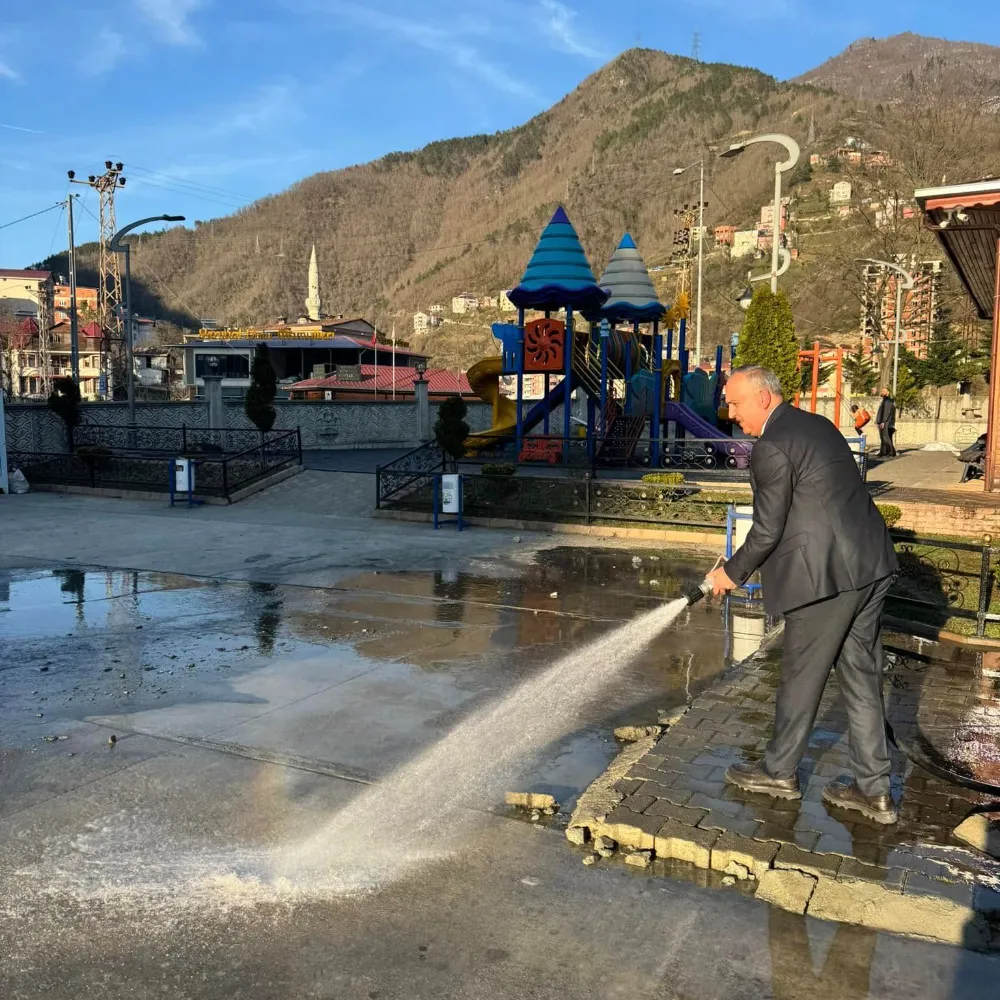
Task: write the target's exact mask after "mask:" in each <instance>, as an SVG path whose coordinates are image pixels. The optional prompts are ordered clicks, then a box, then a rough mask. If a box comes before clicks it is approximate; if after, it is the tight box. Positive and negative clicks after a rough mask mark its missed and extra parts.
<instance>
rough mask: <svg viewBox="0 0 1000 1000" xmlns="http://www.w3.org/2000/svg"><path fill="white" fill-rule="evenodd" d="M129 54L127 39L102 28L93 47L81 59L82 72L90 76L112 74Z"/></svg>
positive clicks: (90, 46) (88, 48)
mask: <svg viewBox="0 0 1000 1000" xmlns="http://www.w3.org/2000/svg"><path fill="white" fill-rule="evenodd" d="M127 54H128V48H127V46H126V45H125V39H124V37H123V36H122V35H120V34H119V33H118V32H117V31H112V30H111V29H110V28H101V30H100V31H99V32H98V33H97V39H96V41H95V42H94V44H93V45H89V46H87V50H86V52H85V53H84V54H83V56H81V58H80V63H79V65H80V70H81V72H83V73H86V74H87V75H88V76H100V75H101V74H102V73H110V72H111V70H113V69H114V68H115V67H116V66H117V65H118V64H119V63H120V62H121V61H122V59H124V58H125V56H126V55H127Z"/></svg>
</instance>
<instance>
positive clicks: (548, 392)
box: [467, 206, 750, 468]
mask: <svg viewBox="0 0 1000 1000" xmlns="http://www.w3.org/2000/svg"><path fill="white" fill-rule="evenodd" d="M508 295H509V298H510V300H511V301H512V302H513V303H514V305H515V306H516V307H517V323H516V324H513V323H495V324H494V325H493V335H494V336H495V337H496V338H497V339H498V340H499V341H500V343H501V345H502V352H501V354H500V355H498V356H494V357H488V358H484V359H483V360H482V361H480V362H478V363H477V364H475V365H473V366H472V367H471V368H470V369H469V372H468V379H469V384H470V386H471V387H472V389H473V391H474V392H475V393H476V394H477V395H479V396H480V397H481V398H482V399H484V400H486V401H487V402H489V403H491V404H492V406H493V422H492V426H491V428H490V429H489V430H488V431H484V432H481V433H479V434H474V435H472V436H470V438H469V439H468V441H467V449H468V452H469V453H470V454H473V455H475V454H480V453H482V452H483V451H485V450H487V449H491V450H499V449H504V450H510V449H513V452H514V455H515V456H516V457H517V459H518V460H520V461H548V462H552V463H555V462H560V461H561V462H564V463H567V464H569V463H570V461H571V452H572V451H573V449H574V445H576V446H581V445H582V446H583V447H585V449H586V459H587V462H588V463H591V464H594V463H597V462H600V463H602V464H615V463H618V464H626V463H629V462H633V461H637V462H640V463H641V464H649V465H654V466H659V465H663V466H670V465H672V464H682V463H683V462H684V461H685V460H686V458H689V457H690V455H689V453H692V452H693V453H696V454H697V458H698V461H697V462H696V464H699V465H701V466H702V467H705V468H715V467H720V466H722V467H730V468H742V467H745V466H746V464H747V460H748V456H749V451H750V447H749V442H744V441H739V440H735V439H732V438H730V437H729V436H728V435H726V434H725V433H723V432H722V431H721V430H720V428H719V426H718V421H719V418H720V402H721V393H722V348H721V347H719V348H717V349H716V357H715V371H714V372H713V373H709V372H706V371H704V370H702V369H700V368H697V367H696V368H695V370H694V371H689V361H690V359H689V354H688V350H687V346H686V327H687V303H686V300H685V301H679V302H678V303H677V304H676V305H675V306H674V307H673V308H671V309H668V308H667V307H666V306H665V305H664V304H663V303H662V302H660V301H659V299H658V298H657V295H656V290H655V289H654V287H653V283H652V281H651V280H650V277H649V272H648V271H647V269H646V265H645V263H644V262H643V260H642V257H641V256H640V254H639V250H638V248H637V247H636V244H635V241H634V240H633V239H632V237H631V236H630V235H629V234H628V233H626V234H625V235H624V236H623V237H622V239H621V241H620V243H619V244H618V246H617V248H616V249H615V251H614V253H613V254H612V255H611V259H610V260H609V262H608V265H607V267H606V268H605V271H604V273H603V275H602V276H601V279H600V281H596V280H595V278H594V273H593V271H592V269H591V266H590V263H589V262H588V260H587V257H586V254H585V253H584V250H583V247H582V245H581V244H580V240H579V238H578V236H577V234H576V230H575V229H574V228H573V225H572V223H571V222H570V221H569V218H568V217H567V215H566V212H565V211H564V209H563V208H562V207H561V206H560V207H559V208H557V209H556V211H555V213H554V215H553V216H552V219H551V221H550V222H549V223H548V225H547V226H546V227H545V229H544V230H543V231H542V234H541V237H540V238H539V240H538V243H537V245H536V247H535V250H534V252H533V254H532V256H531V259H530V260H529V262H528V265H527V267H526V269H525V272H524V275H523V277H522V278H521V282H520V284H518V286H517V287H516V288H514V289H512V290H511V291H510V292H509V293H508ZM528 310H534V311H536V312H539V313H541V314H542V315H541V316H539V317H537V318H534V319H531V320H526V315H525V314H526V312H527V311H528ZM563 311H564V314H565V319H564V320H563V319H561V318H558V317H557V316H556V315H553V314H556V313H561V312H563ZM578 317H582V318H583V319H584V320H586V321H587V323H586V326H584V325H583V324H579V325H580V327H581V328H580V329H578V328H577V326H578ZM661 325H662V326H664V327H665V330H663V331H661ZM675 326H676V327H677V331H676V332H677V337H676V345H677V356H676V358H675V357H674V356H673V355H674V350H673V348H674V332H675V331H674V327H675ZM528 374H541V375H542V376H544V392H543V394H542V398H541V399H540V400H538V401H532V402H531V403H530V405H529V404H528V403H527V402H526V401H525V398H524V376H525V375H528ZM504 376H514V377H515V379H516V392H515V395H514V398H509V397H507V396H505V395H504V394H503V393H502V392H501V389H500V379H501V378H502V377H504ZM576 390H580V392H581V393H582V398H581V399H580V403H581V404H582V403H583V402H584V401H585V405H586V417H585V419H584V418H583V417H581V416H575V417H574V413H573V395H574V392H575V391H576ZM581 410H582V406H581ZM722 412H723V413H724V410H723V411H722ZM574 424H576V426H578V427H579V428H580V430H581V432H582V437H579V438H573V437H572V435H571V431H572V429H573V426H574ZM640 445H642V447H643V450H642V452H641V453H639V454H638V457H637V452H638V450H639V449H640Z"/></svg>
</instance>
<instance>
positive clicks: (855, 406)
mask: <svg viewBox="0 0 1000 1000" xmlns="http://www.w3.org/2000/svg"><path fill="white" fill-rule="evenodd" d="M857 408H858V404H857V403H851V413H854V411H855V410H857Z"/></svg>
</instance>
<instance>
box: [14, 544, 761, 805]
mask: <svg viewBox="0 0 1000 1000" xmlns="http://www.w3.org/2000/svg"><path fill="white" fill-rule="evenodd" d="M707 568H708V567H707V564H706V561H705V560H704V559H699V558H698V557H690V556H683V555H682V556H677V555H676V554H674V555H671V554H670V553H666V552H664V553H650V552H643V553H641V554H639V555H636V556H635V557H633V554H632V553H629V552H619V551H615V550H601V549H588V548H557V549H551V550H547V551H544V552H541V553H539V554H538V556H537V559H536V561H535V562H534V563H530V564H525V563H524V562H517V561H511V562H510V563H499V562H498V563H490V562H485V561H480V562H478V563H477V564H476V570H475V572H462V571H459V570H457V569H448V568H443V569H439V570H436V571H433V572H392V573H387V572H379V573H376V572H371V573H362V574H358V575H357V576H355V577H352V578H350V579H347V580H345V581H343V582H342V583H341V584H340V585H339V586H338V587H337V588H336V589H333V590H330V589H319V588H309V587H299V586H286V585H281V584H274V583H235V582H222V581H205V580H193V579H189V578H186V577H183V576H177V575H172V574H162V573H145V572H122V571H105V570H91V569H82V568H79V569H78V568H73V569H60V570H54V571H40V570H13V571H0V643H3V645H4V647H5V649H7V650H8V651H9V653H8V655H7V656H6V657H5V664H4V665H3V666H2V667H0V695H2V700H0V704H2V705H3V708H2V709H0V715H2V717H3V722H4V724H3V725H2V726H0V731H2V732H4V733H5V741H9V742H13V743H14V744H15V745H31V746H35V747H38V748H39V749H41V748H42V747H44V746H45V744H44V742H43V741H44V737H46V736H49V737H51V736H53V735H55V734H57V733H58V731H59V730H60V729H61V728H64V727H67V726H70V725H71V724H73V723H74V722H77V721H79V720H91V721H94V720H102V721H103V722H104V723H105V724H107V725H110V726H115V725H117V726H119V727H121V728H122V729H124V730H129V729H132V730H135V731H140V732H147V733H151V734H154V735H155V734H158V733H163V734H166V735H171V736H178V735H180V736H186V737H195V738H197V737H203V736H205V735H206V734H207V733H209V732H211V733H214V734H219V733H224V735H222V736H218V738H219V739H226V740H230V739H232V740H235V741H240V742H241V743H243V744H244V745H246V746H257V745H259V744H263V745H265V746H267V747H269V748H270V749H273V750H277V751H280V752H282V753H286V754H293V755H305V756H309V757H312V758H316V759H321V760H327V759H329V760H332V761H336V762H338V763H341V764H344V765H347V766H351V767H357V768H361V769H362V770H370V771H371V772H372V773H373V774H375V775H376V776H377V775H379V774H383V773H386V772H387V770H389V769H391V768H392V767H393V766H396V765H397V764H398V763H400V762H401V761H402V760H405V759H406V758H407V757H408V756H409V755H411V754H412V753H414V752H416V751H417V750H418V749H420V748H421V747H422V746H424V745H426V744H427V743H428V742H430V741H433V740H434V739H436V738H439V737H440V736H443V735H444V734H446V733H447V732H448V731H449V729H450V728H451V727H452V726H453V725H454V724H455V723H456V722H457V721H458V720H459V719H461V718H462V717H463V716H464V714H466V713H467V711H468V710H469V709H470V707H471V706H473V705H475V704H478V703H479V702H480V701H482V700H485V699H488V698H491V697H495V696H498V695H500V694H502V693H504V692H505V691H506V690H508V689H509V688H510V687H511V686H513V685H514V684H516V683H518V682H520V681H522V680H524V679H526V678H528V677H530V676H531V675H533V674H534V673H535V672H536V671H538V670H539V669H541V668H543V667H545V666H547V665H548V664H550V663H551V662H553V661H554V660H555V659H556V658H558V657H559V656H561V655H564V654H565V653H566V652H569V651H571V650H573V649H574V648H576V647H578V646H581V645H583V644H585V643H587V642H589V641H591V640H592V639H594V638H596V637H598V636H599V635H601V634H603V633H604V632H606V631H607V630H608V629H609V628H612V627H614V626H615V625H616V624H617V623H619V622H622V621H625V620H628V619H631V618H632V617H634V616H635V615H636V614H638V613H640V612H642V611H645V610H648V609H650V608H653V607H656V606H657V605H658V604H661V603H663V602H664V601H665V600H669V599H671V598H673V597H675V596H676V595H677V593H678V592H679V591H680V590H681V588H682V587H683V586H685V585H686V584H689V583H690V582H692V581H693V580H697V579H700V578H701V576H703V575H704V572H705V571H706V569H707ZM737 612H738V609H735V611H734V609H725V608H722V607H720V606H719V605H710V604H706V603H702V604H699V605H696V606H695V607H693V608H691V609H690V610H689V611H688V612H686V613H685V615H684V616H683V618H682V620H680V621H679V622H678V623H677V625H676V626H675V627H674V628H673V629H671V630H670V631H669V632H667V633H665V634H663V635H662V636H660V637H659V639H658V640H657V641H656V642H654V643H653V645H652V646H651V647H650V648H649V649H648V650H647V651H646V652H645V653H643V654H642V655H640V656H639V657H637V659H636V661H635V662H634V663H633V665H632V666H631V667H630V668H629V669H628V670H627V671H625V672H624V673H623V675H622V677H621V679H620V682H619V683H618V684H617V685H616V687H615V689H614V690H613V691H612V692H611V693H610V694H609V696H608V697H606V698H604V699H602V700H601V702H600V703H599V704H595V705H590V706H588V707H587V708H586V710H585V712H584V714H583V716H582V718H581V720H580V726H579V728H578V730H577V731H576V732H574V733H573V734H572V735H571V736H568V737H567V738H566V739H564V740H562V741H561V742H560V743H559V744H557V745H555V746H552V747H546V748H540V752H539V757H538V760H537V761H536V762H534V763H533V765H532V767H531V770H530V772H529V773H528V774H526V775H525V783H526V784H531V785H532V787H537V788H538V790H545V791H551V792H553V793H554V794H556V796H557V798H558V799H559V801H560V802H562V803H563V804H564V805H567V806H569V805H571V804H572V802H573V801H574V800H575V797H576V795H577V794H578V793H579V791H580V790H581V789H582V788H584V787H585V786H586V785H587V784H588V783H589V782H590V781H591V780H592V779H593V778H594V777H595V776H596V774H597V773H599V772H600V771H601V770H602V769H603V767H604V766H605V764H606V763H607V761H608V760H609V759H610V758H611V757H612V756H613V755H614V754H615V753H616V752H617V747H616V745H615V743H614V741H613V739H612V737H611V730H612V728H613V727H614V726H615V725H619V724H622V723H625V722H628V723H633V722H634V723H643V724H648V723H652V722H655V721H656V718H657V715H658V713H659V712H660V711H664V710H671V709H673V708H676V707H677V706H678V705H680V704H683V703H684V702H685V701H686V700H687V699H689V698H692V697H694V696H696V695H697V694H698V693H699V692H700V691H701V690H703V689H704V688H705V687H706V686H707V685H708V684H709V683H710V682H711V681H712V679H714V677H715V676H717V674H718V673H719V671H720V670H721V669H722V668H723V667H724V666H725V665H726V663H728V662H730V661H731V660H732V659H734V658H735V659H740V658H742V657H743V656H746V655H748V654H749V653H750V652H752V650H753V648H755V643H757V642H759V638H760V636H761V635H762V629H761V627H760V625H761V620H760V619H759V617H758V616H755V615H754V614H752V613H751V614H750V615H742V616H741V615H740V614H739V613H737ZM432 678H433V679H432ZM292 701H295V702H296V703H297V704H299V708H297V709H293V708H292V707H290V703H291V702H292ZM209 709H211V710H209ZM349 713H354V716H356V717H358V718H364V719H365V720H366V725H367V726H368V728H369V730H371V731H370V732H367V733H366V732H363V731H359V729H360V728H362V727H359V726H358V725H356V724H354V722H355V719H354V718H353V717H352V718H347V717H346V716H347V715H348V714H349ZM256 716H266V717H267V719H269V720H272V722H273V725H270V724H265V723H266V722H267V719H266V720H265V722H264V723H257V724H256V726H254V724H253V723H252V719H253V718H255V717H256ZM324 716H326V718H328V719H330V720H331V722H332V720H338V725H337V726H333V725H331V726H330V727H329V730H330V731H328V732H324V731H323V729H324V727H323V722H324ZM209 719H210V720H211V721H209ZM396 719H402V720H403V722H402V723H401V724H398V725H397V724H396V722H394V721H393V720H396ZM386 732H388V733H389V734H390V735H388V736H387V735H386ZM348 733H350V734H352V736H353V740H352V741H350V742H349V741H348V738H347V734H348ZM375 734H380V735H378V737H377V738H376V735H375ZM366 741H367V742H366ZM47 749H48V750H49V751H50V752H53V753H55V752H59V753H63V752H67V753H68V752H72V751H71V748H70V746H69V741H59V742H57V743H54V744H49V745H48V747H47Z"/></svg>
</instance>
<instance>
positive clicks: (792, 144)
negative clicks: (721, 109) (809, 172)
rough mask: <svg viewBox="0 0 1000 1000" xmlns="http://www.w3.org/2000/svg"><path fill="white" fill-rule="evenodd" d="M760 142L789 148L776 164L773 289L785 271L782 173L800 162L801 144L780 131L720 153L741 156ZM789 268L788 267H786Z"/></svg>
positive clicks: (737, 143) (776, 288) (772, 236)
mask: <svg viewBox="0 0 1000 1000" xmlns="http://www.w3.org/2000/svg"><path fill="white" fill-rule="evenodd" d="M758 142H776V143H778V145H779V146H784V147H785V149H786V150H788V159H787V160H781V161H779V162H778V163H776V164H775V165H774V219H773V220H772V225H771V291H772V292H777V290H778V276H779V275H780V274H782V273H783V271H782V269H780V268H779V266H778V264H779V258H780V254H779V246H778V242H779V232H780V229H781V175H782V174H783V173H784V172H785V171H786V170H791V169H792V167H794V166H795V164H796V163H798V162H799V152H800V150H799V144H798V143H797V142H796V141H795V140H794V139H793V138H792V137H791V136H790V135H784V134H782V133H779V132H774V133H768V134H767V135H758V136H754V137H753V138H752V139H746V140H745V141H744V142H734V143H733V144H732V145H731V146H730V147H729V149H727V150H726V151H725V152H723V153H720V154H719V155H720V156H723V157H726V158H730V157H733V156H739V155H740V153H742V152H743V150H745V149H746V148H747V146H753V145H754V144H755V143H758ZM784 270H787V267H786V268H785V269H784Z"/></svg>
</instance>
